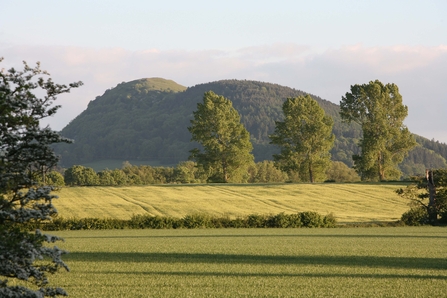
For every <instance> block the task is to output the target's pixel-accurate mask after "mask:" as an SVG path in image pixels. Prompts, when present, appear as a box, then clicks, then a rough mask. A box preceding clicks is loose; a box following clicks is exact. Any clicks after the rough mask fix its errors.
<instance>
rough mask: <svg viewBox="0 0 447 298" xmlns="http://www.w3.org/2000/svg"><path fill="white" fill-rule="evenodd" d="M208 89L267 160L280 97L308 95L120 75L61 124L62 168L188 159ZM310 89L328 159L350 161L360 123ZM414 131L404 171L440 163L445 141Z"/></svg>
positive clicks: (243, 83)
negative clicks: (322, 117) (323, 122)
mask: <svg viewBox="0 0 447 298" xmlns="http://www.w3.org/2000/svg"><path fill="white" fill-rule="evenodd" d="M207 91H213V92H215V93H216V94H219V95H222V96H225V97H226V98H228V99H230V100H231V101H232V102H233V106H234V107H235V108H236V109H237V110H238V112H239V113H240V114H241V120H242V122H243V124H244V125H245V127H246V128H247V130H248V131H249V132H250V135H251V138H252V143H253V146H254V151H253V153H254V155H255V158H256V161H260V160H265V159H271V158H272V154H274V153H276V152H277V148H275V147H274V146H273V145H270V144H269V138H268V135H269V134H271V133H272V132H273V130H274V127H275V121H278V120H281V119H282V118H283V115H282V104H283V102H284V100H285V99H286V98H289V97H297V96H300V95H305V94H307V93H306V92H304V91H301V90H296V89H293V88H290V87H285V86H281V85H278V84H272V83H265V82H258V81H249V80H221V81H215V82H210V83H204V84H199V85H196V86H193V87H189V88H187V87H184V86H182V85H179V84H177V83H176V82H174V81H172V80H166V79H163V78H148V79H139V80H134V81H131V82H123V83H120V84H118V85H117V86H116V87H115V88H112V89H109V90H106V91H105V93H104V94H103V95H102V96H98V97H96V99H95V100H93V101H91V102H90V103H89V105H88V107H87V109H86V110H85V111H83V112H82V113H81V114H80V115H78V116H77V117H76V118H75V119H73V120H72V121H71V122H70V123H69V124H68V125H67V126H66V127H65V128H64V129H63V130H62V131H61V134H62V135H63V136H65V137H68V138H71V139H74V140H75V143H74V144H70V145H66V144H59V145H57V146H56V147H55V149H56V152H58V153H60V154H61V156H62V165H63V166H65V167H69V166H71V165H73V164H83V163H88V162H93V161H100V160H108V159H118V160H123V161H124V160H141V161H150V163H154V164H159V165H174V164H177V163H178V162H179V161H184V160H187V158H188V155H189V152H188V151H189V150H190V149H192V148H194V147H195V146H197V144H194V143H191V142H190V139H191V135H190V133H189V132H188V130H187V127H188V126H189V125H190V120H191V119H192V113H193V111H195V110H196V107H197V103H198V102H201V101H202V98H203V94H204V93H205V92H207ZM310 95H311V94H310ZM311 96H312V97H313V98H314V99H315V100H317V101H318V103H319V104H320V106H321V107H322V108H323V109H324V110H325V111H326V113H327V114H329V115H330V116H331V117H333V119H334V129H333V132H334V134H335V136H336V142H335V147H334V148H333V149H332V151H331V153H332V158H333V160H338V161H342V162H344V163H346V164H347V165H348V166H352V158H351V156H352V154H355V153H358V152H359V148H358V146H357V143H358V139H359V138H360V137H361V133H362V132H361V129H360V127H359V126H358V125H356V124H351V125H347V124H343V123H342V122H341V118H340V116H339V108H340V107H339V106H338V105H336V104H334V103H332V102H329V101H327V100H324V99H321V98H320V97H318V96H315V95H311ZM404 100H405V99H404ZM416 138H417V141H418V143H419V144H420V146H418V147H417V148H416V149H415V150H413V151H412V152H410V155H409V157H408V158H407V159H406V160H405V161H404V163H402V165H401V168H402V170H403V171H404V172H405V173H406V174H407V175H412V174H415V173H419V172H421V171H423V170H424V169H425V168H427V167H445V166H447V163H446V159H447V145H446V144H442V143H439V142H435V141H433V140H432V141H430V140H428V139H426V138H423V137H420V136H417V137H416Z"/></svg>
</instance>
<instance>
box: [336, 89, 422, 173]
mask: <svg viewBox="0 0 447 298" xmlns="http://www.w3.org/2000/svg"><path fill="white" fill-rule="evenodd" d="M407 115H408V108H407V106H405V105H403V103H402V96H401V95H400V93H399V88H398V87H397V86H396V85H395V84H386V85H384V84H382V83H381V82H380V81H378V80H376V81H374V82H373V81H371V82H369V84H363V85H354V86H351V92H348V93H346V95H345V96H343V97H342V100H341V102H340V116H341V117H342V119H343V121H344V122H347V123H350V122H356V123H358V124H360V126H361V127H362V131H363V137H362V138H361V139H360V142H359V146H360V148H361V155H353V160H354V168H355V169H356V171H357V172H358V173H359V175H360V176H361V178H362V180H369V179H375V178H376V179H378V180H379V181H382V180H385V179H398V178H399V177H400V175H401V172H400V170H399V168H398V167H397V166H398V164H399V163H401V162H402V160H403V159H404V157H405V156H406V155H407V153H408V151H409V150H410V149H412V148H413V147H414V146H416V141H415V140H414V137H413V136H412V134H411V133H410V131H409V130H408V128H407V127H405V125H404V124H403V121H404V119H405V118H406V117H407Z"/></svg>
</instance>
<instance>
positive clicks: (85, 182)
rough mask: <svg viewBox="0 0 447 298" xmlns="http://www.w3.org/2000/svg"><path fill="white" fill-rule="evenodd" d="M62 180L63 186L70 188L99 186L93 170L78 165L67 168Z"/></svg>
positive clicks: (96, 175) (97, 177)
mask: <svg viewBox="0 0 447 298" xmlns="http://www.w3.org/2000/svg"><path fill="white" fill-rule="evenodd" d="M112 176H113V174H112ZM114 178H115V177H114ZM64 180H65V184H66V185H70V186H74V185H76V186H92V185H99V184H100V179H99V176H98V174H97V173H96V172H95V170H94V169H92V168H89V167H84V166H80V165H74V166H72V167H70V168H68V169H67V170H66V171H65V173H64ZM115 182H116V179H115ZM118 184H119V183H118Z"/></svg>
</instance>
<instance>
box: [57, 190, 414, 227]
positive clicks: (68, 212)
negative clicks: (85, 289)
mask: <svg viewBox="0 0 447 298" xmlns="http://www.w3.org/2000/svg"><path fill="white" fill-rule="evenodd" d="M401 187H405V185H403V184H389V183H385V184H374V183H371V184H366V183H352V184H348V183H343V184H342V183H340V184H338V183H321V184H206V185H205V184H200V185H151V186H128V187H65V188H62V189H61V190H59V191H57V192H55V194H56V195H58V196H59V199H57V200H55V201H54V205H55V206H56V208H57V209H58V211H59V215H60V216H62V217H65V218H71V217H76V218H85V217H95V218H118V219H130V217H131V216H132V215H137V214H146V215H152V216H155V215H159V216H171V217H178V218H181V217H184V216H185V215H191V214H197V213H206V214H209V215H212V216H229V217H231V218H234V217H238V216H245V215H249V214H278V213H281V212H284V213H297V212H303V211H315V212H318V213H320V214H322V215H326V214H328V213H333V214H334V215H335V217H336V218H337V221H338V222H341V223H343V222H379V221H394V220H398V219H399V218H400V217H401V215H402V213H404V212H405V211H407V210H408V209H409V207H408V205H407V204H408V202H407V201H406V200H404V199H402V198H400V197H399V196H398V195H397V194H396V193H395V190H396V189H398V188H401Z"/></svg>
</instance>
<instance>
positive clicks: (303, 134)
mask: <svg viewBox="0 0 447 298" xmlns="http://www.w3.org/2000/svg"><path fill="white" fill-rule="evenodd" d="M282 110H283V113H284V121H276V127H275V132H274V133H273V134H272V135H270V136H269V137H270V140H271V142H270V143H271V144H275V145H277V146H279V147H280V148H281V153H280V154H276V155H273V158H274V160H275V163H276V164H277V166H278V167H279V168H280V169H281V170H283V171H285V172H297V173H298V174H299V176H300V178H301V180H303V181H310V182H311V183H313V182H314V181H315V180H316V178H319V179H318V180H320V179H322V178H324V176H325V172H326V170H327V168H328V167H329V166H330V159H331V155H330V153H329V151H330V150H331V148H332V147H333V146H334V140H335V137H334V135H333V134H332V126H333V123H334V121H333V120H332V118H331V117H330V116H328V115H326V114H325V112H324V110H323V109H322V108H321V107H320V106H319V105H318V102H316V101H315V100H314V99H313V98H312V97H310V96H309V95H306V96H299V97H296V98H288V99H287V100H286V101H285V102H284V104H283V107H282Z"/></svg>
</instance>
